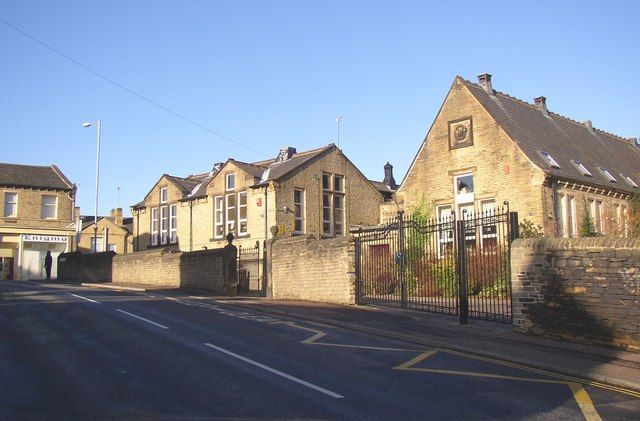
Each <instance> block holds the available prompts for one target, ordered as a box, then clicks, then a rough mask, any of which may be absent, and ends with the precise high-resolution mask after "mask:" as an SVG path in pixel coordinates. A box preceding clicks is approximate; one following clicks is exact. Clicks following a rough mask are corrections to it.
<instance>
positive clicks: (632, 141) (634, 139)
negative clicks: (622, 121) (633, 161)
mask: <svg viewBox="0 0 640 421" xmlns="http://www.w3.org/2000/svg"><path fill="white" fill-rule="evenodd" d="M629 142H630V143H631V144H632V145H633V146H636V147H638V148H640V145H639V144H638V138H637V137H630V138H629Z"/></svg>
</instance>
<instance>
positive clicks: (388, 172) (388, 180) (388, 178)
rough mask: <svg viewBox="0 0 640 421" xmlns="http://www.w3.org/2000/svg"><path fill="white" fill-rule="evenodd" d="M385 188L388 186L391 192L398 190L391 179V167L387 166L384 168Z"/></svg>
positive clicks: (394, 181)
mask: <svg viewBox="0 0 640 421" xmlns="http://www.w3.org/2000/svg"><path fill="white" fill-rule="evenodd" d="M383 183H384V185H385V186H388V187H389V188H390V189H391V190H395V189H397V188H398V185H397V184H396V180H395V179H394V178H393V165H391V164H389V162H387V164H386V165H385V166H384V181H383Z"/></svg>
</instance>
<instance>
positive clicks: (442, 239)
mask: <svg viewBox="0 0 640 421" xmlns="http://www.w3.org/2000/svg"><path fill="white" fill-rule="evenodd" d="M445 210H446V218H445V214H444V213H443V211H445ZM436 218H437V223H438V224H447V223H448V224H451V229H450V230H438V231H437V240H438V257H442V256H443V255H444V249H445V248H446V246H447V245H448V244H452V245H453V224H455V221H454V220H453V218H452V217H451V205H440V206H436Z"/></svg>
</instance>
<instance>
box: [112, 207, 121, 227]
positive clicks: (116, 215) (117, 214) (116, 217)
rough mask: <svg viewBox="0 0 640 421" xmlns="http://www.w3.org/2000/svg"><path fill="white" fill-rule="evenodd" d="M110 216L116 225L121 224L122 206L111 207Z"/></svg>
mask: <svg viewBox="0 0 640 421" xmlns="http://www.w3.org/2000/svg"><path fill="white" fill-rule="evenodd" d="M111 217H112V218H113V222H114V223H115V224H116V225H122V219H123V218H122V208H115V209H111Z"/></svg>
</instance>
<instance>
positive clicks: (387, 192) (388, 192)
mask: <svg viewBox="0 0 640 421" xmlns="http://www.w3.org/2000/svg"><path fill="white" fill-rule="evenodd" d="M369 182H370V183H371V184H373V187H375V188H376V190H378V191H379V192H380V193H381V194H382V196H384V198H385V199H391V197H392V196H393V193H395V190H393V189H391V187H389V186H387V185H386V184H385V183H384V182H383V181H375V180H369Z"/></svg>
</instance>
